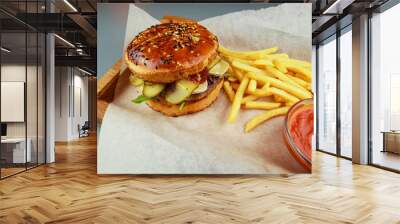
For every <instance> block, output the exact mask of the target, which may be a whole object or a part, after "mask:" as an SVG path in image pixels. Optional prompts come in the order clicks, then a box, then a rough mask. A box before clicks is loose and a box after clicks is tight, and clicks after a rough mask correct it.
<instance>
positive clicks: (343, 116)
mask: <svg viewBox="0 0 400 224" xmlns="http://www.w3.org/2000/svg"><path fill="white" fill-rule="evenodd" d="M351 65H352V32H351V25H350V26H348V27H346V28H345V29H344V30H342V31H341V35H340V93H339V94H340V155H341V156H344V157H348V158H351V156H352V148H351V141H352V125H351V124H352V97H353V94H352V74H353V71H352V66H351Z"/></svg>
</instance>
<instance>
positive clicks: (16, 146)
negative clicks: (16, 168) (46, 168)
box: [1, 138, 32, 163]
mask: <svg viewBox="0 0 400 224" xmlns="http://www.w3.org/2000/svg"><path fill="white" fill-rule="evenodd" d="M26 142H27V143H28V144H27V147H26V154H25V138H5V139H1V156H2V157H3V158H5V157H10V158H8V159H7V158H5V159H6V161H7V162H10V163H25V162H31V158H32V154H31V145H32V140H31V139H30V138H27V140H26ZM11 154H12V160H11ZM8 155H10V156H8ZM25 159H26V161H25Z"/></svg>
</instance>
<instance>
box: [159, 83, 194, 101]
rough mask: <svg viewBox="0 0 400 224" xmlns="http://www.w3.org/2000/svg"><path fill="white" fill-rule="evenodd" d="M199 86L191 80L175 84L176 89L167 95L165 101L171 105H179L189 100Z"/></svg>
mask: <svg viewBox="0 0 400 224" xmlns="http://www.w3.org/2000/svg"><path fill="white" fill-rule="evenodd" d="M197 86H199V84H198V83H195V82H192V81H189V80H179V81H177V82H176V83H175V89H174V90H172V91H168V92H167V93H166V95H165V100H166V101H167V102H168V103H171V104H179V103H181V102H183V101H184V100H185V99H186V98H188V97H189V96H190V95H191V94H192V92H193V90H195V89H196V88H197Z"/></svg>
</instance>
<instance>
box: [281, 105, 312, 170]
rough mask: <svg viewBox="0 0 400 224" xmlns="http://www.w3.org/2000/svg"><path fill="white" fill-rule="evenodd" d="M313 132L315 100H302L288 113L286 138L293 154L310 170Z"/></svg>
mask: <svg viewBox="0 0 400 224" xmlns="http://www.w3.org/2000/svg"><path fill="white" fill-rule="evenodd" d="M313 134H314V106H313V100H312V99H306V100H302V101H300V102H298V103H297V104H295V105H293V106H292V107H291V108H290V110H289V112H288V114H287V115H286V119H285V140H286V143H287V145H288V148H289V150H290V152H291V153H292V155H293V156H294V157H295V158H296V160H297V161H299V162H300V163H301V164H302V165H303V166H304V167H306V168H307V169H308V170H311V154H312V147H311V142H312V136H313Z"/></svg>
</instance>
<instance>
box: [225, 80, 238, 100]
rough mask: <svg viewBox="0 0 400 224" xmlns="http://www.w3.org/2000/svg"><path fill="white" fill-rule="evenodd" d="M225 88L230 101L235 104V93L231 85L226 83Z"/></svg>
mask: <svg viewBox="0 0 400 224" xmlns="http://www.w3.org/2000/svg"><path fill="white" fill-rule="evenodd" d="M223 87H224V90H225V93H226V95H227V96H228V98H229V100H230V101H231V102H233V99H234V98H235V92H234V91H233V89H232V86H231V84H230V83H229V82H228V81H224V84H223Z"/></svg>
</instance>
